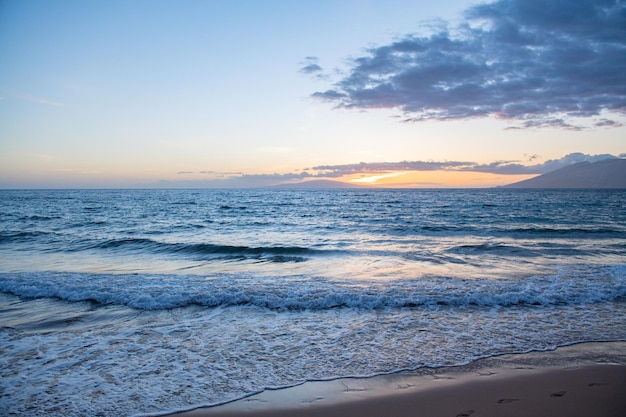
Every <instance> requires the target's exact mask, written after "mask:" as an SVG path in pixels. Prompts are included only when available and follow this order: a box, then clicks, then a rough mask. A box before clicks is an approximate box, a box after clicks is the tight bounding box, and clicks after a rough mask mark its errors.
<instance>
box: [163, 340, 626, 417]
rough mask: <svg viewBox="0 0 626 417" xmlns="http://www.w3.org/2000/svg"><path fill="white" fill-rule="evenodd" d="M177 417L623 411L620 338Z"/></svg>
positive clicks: (624, 352) (343, 383)
mask: <svg viewBox="0 0 626 417" xmlns="http://www.w3.org/2000/svg"><path fill="white" fill-rule="evenodd" d="M175 416H176V417H201V416H207V417H209V416H210V417H216V416H218V417H219V416H223V417H226V416H230V417H233V416H247V417H265V416H277V417H281V416H305V417H306V416H311V417H313V416H331V417H332V416H363V417H369V416H372V417H374V416H395V417H401V416H412V417H416V416H417V417H421V416H424V417H438V416H442V417H444V416H445V417H466V416H472V417H490V416H491V417H507V416H510V417H514V416H526V417H535V416H536V417H539V416H546V417H577V416H579V417H624V416H626V343H624V342H613V343H585V344H580V345H574V346H569V347H564V348H559V349H557V350H556V351H552V352H533V353H528V354H520V355H504V356H500V357H495V358H489V359H484V360H480V361H476V362H474V363H472V364H469V365H466V366H461V367H455V368H445V369H426V370H421V371H419V372H403V373H398V374H392V375H384V376H377V377H373V378H343V379H338V380H333V381H323V382H308V383H305V384H302V385H299V386H297V387H291V388H286V389H280V390H268V391H265V392H262V393H260V394H256V395H253V396H250V397H247V398H244V399H241V400H238V401H234V402H231V403H228V404H224V405H220V406H216V407H208V408H199V409H196V410H192V411H189V412H185V413H178V414H175Z"/></svg>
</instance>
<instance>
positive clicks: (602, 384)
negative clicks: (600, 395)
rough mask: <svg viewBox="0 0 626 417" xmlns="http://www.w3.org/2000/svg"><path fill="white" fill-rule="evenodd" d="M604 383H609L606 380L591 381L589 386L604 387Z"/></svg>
mask: <svg viewBox="0 0 626 417" xmlns="http://www.w3.org/2000/svg"><path fill="white" fill-rule="evenodd" d="M606 385H609V383H608V382H592V383H591V384H589V386H590V387H604V386H606Z"/></svg>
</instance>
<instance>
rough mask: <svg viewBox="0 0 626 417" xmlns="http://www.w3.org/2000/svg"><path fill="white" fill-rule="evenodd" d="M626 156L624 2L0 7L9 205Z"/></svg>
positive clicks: (497, 172)
mask: <svg viewBox="0 0 626 417" xmlns="http://www.w3.org/2000/svg"><path fill="white" fill-rule="evenodd" d="M625 153H626V2H625V1H622V0H596V1H589V0H496V1H482V0H438V1H436V2H432V1H421V0H418V1H416V0H412V1H399V0H384V1H383V0H380V1H368V0H354V1H351V0H345V1H341V0H335V1H328V0H320V1H315V2H310V1H279V0H276V1H272V0H268V1H245V0H230V1H226V0H224V1H220V0H212V1H209V0H206V1H191V0H181V1H173V0H172V1H163V0H146V1H140V0H129V1H117V0H109V1H106V2H104V1H83V0H76V1H73V0H52V1H50V0H45V1H38V0H29V1H17V0H0V188H126V187H128V188H137V187H147V188H153V187H156V188H159V187H258V186H271V185H276V184H281V183H297V182H301V181H308V180H320V179H325V180H336V181H345V182H350V183H354V184H361V185H366V186H384V187H429V188H430V187H491V186H497V185H503V184H508V183H512V182H516V181H520V180H523V179H526V178H530V177H532V176H535V175H538V174H541V173H544V172H548V171H549V170H553V169H557V168H559V167H562V166H565V165H567V164H571V163H575V162H582V161H594V160H600V159H603V158H608V157H622V158H623V157H626V154H625Z"/></svg>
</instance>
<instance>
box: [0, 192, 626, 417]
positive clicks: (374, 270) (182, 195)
mask: <svg viewBox="0 0 626 417" xmlns="http://www.w3.org/2000/svg"><path fill="white" fill-rule="evenodd" d="M617 340H621V341H624V340H626V191H623V190H622V191H618V190H613V191H611V190H506V189H480V190H476V189H473V190H380V189H345V190H341V189H339V190H291V189H250V190H4V191H0V415H4V416H9V415H20V416H41V415H48V416H84V415H91V416H122V415H127V416H132V415H158V414H163V413H167V412H172V411H176V410H187V409H192V408H194V407H198V406H205V405H214V404H221V403H225V402H228V401H232V400H235V399H238V398H242V397H245V396H248V395H251V394H253V393H257V392H260V391H263V390H265V389H271V388H278V387H289V386H294V385H298V384H301V383H303V382H306V381H317V380H332V379H336V378H340V377H364V376H374V375H381V374H389V373H395V372H401V371H407V370H418V369H423V368H433V367H437V368H440V367H450V366H455V365H460V364H467V363H471V362H472V361H475V360H477V359H480V358H488V357H494V356H497V355H502V354H509V353H521V352H530V351H545V350H552V349H555V348H556V347H559V346H564V345H571V344H576V343H579V342H586V341H617Z"/></svg>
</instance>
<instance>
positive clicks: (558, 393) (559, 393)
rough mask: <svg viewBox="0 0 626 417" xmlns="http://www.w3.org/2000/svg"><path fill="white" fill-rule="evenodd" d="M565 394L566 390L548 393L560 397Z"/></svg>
mask: <svg viewBox="0 0 626 417" xmlns="http://www.w3.org/2000/svg"><path fill="white" fill-rule="evenodd" d="M565 394H567V391H559V392H553V393H552V394H550V397H562V396H564V395H565Z"/></svg>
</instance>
